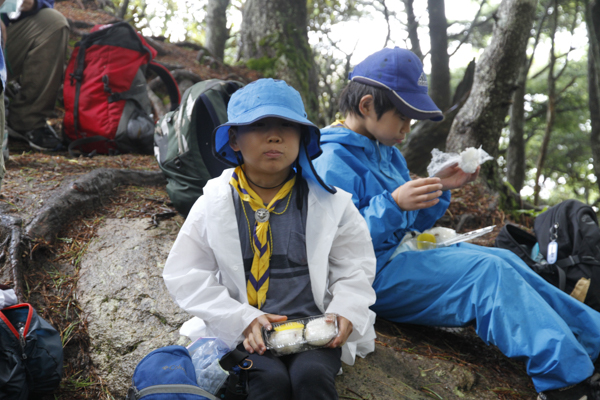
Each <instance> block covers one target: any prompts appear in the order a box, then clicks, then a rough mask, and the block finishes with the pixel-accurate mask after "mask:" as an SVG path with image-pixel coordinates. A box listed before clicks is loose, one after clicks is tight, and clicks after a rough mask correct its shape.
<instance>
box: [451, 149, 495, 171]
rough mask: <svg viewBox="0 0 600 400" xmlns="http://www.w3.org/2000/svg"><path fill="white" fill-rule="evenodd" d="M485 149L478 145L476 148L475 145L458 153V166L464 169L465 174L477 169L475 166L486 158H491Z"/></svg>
mask: <svg viewBox="0 0 600 400" xmlns="http://www.w3.org/2000/svg"><path fill="white" fill-rule="evenodd" d="M492 159H493V158H492V157H490V155H489V154H488V153H486V151H485V150H483V149H482V148H481V146H479V148H478V149H476V148H475V147H468V148H466V149H465V150H464V151H462V152H461V153H460V161H459V162H458V167H459V168H460V169H462V170H463V171H465V172H466V173H467V174H472V173H474V172H475V171H477V167H478V166H479V165H481V164H483V163H484V162H486V161H487V160H492Z"/></svg>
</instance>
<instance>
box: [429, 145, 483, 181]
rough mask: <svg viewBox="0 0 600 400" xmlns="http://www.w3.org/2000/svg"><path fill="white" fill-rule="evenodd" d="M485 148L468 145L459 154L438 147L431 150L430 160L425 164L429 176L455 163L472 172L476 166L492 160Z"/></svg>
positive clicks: (465, 170) (469, 172) (467, 171)
mask: <svg viewBox="0 0 600 400" xmlns="http://www.w3.org/2000/svg"><path fill="white" fill-rule="evenodd" d="M493 159H494V158H493V157H491V156H490V155H489V154H488V153H486V151H485V150H483V149H482V148H481V146H479V148H478V149H476V148H475V147H468V148H466V149H465V150H464V151H462V152H461V153H460V154H456V153H444V152H441V151H440V150H438V149H433V150H431V162H430V163H429V165H428V166H427V173H428V174H429V176H436V175H437V174H438V173H440V172H441V171H443V170H445V169H446V168H449V167H451V166H453V165H457V164H458V167H459V168H460V169H462V170H463V171H464V172H466V173H467V174H472V173H474V172H475V171H476V170H477V167H478V166H480V165H481V164H483V163H484V162H486V161H488V160H493Z"/></svg>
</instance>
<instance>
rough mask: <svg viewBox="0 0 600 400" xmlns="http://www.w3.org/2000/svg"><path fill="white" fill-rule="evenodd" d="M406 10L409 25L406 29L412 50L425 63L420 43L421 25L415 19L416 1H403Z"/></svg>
mask: <svg viewBox="0 0 600 400" xmlns="http://www.w3.org/2000/svg"><path fill="white" fill-rule="evenodd" d="M403 1H404V9H405V10H406V19H407V20H408V24H407V26H406V29H407V30H408V39H409V40H410V50H411V51H412V52H413V53H415V54H416V55H417V57H419V59H420V60H421V61H423V52H422V51H421V43H420V42H419V33H418V28H419V23H418V22H417V18H416V17H415V10H414V7H413V3H414V0H403Z"/></svg>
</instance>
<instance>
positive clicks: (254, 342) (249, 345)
mask: <svg viewBox="0 0 600 400" xmlns="http://www.w3.org/2000/svg"><path fill="white" fill-rule="evenodd" d="M285 320H287V317H286V316H285V315H276V314H264V315H261V316H260V317H257V318H255V319H254V321H252V322H251V323H250V325H248V326H247V327H246V329H244V336H245V337H246V338H245V339H244V348H245V349H246V351H247V352H248V353H250V354H252V353H254V352H257V353H258V354H260V355H261V356H262V355H263V354H264V353H265V351H266V350H267V346H265V342H263V339H262V333H261V328H262V327H263V326H264V327H265V329H267V330H271V329H273V327H272V326H271V322H283V321H285Z"/></svg>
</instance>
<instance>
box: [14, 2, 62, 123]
mask: <svg viewBox="0 0 600 400" xmlns="http://www.w3.org/2000/svg"><path fill="white" fill-rule="evenodd" d="M6 36H7V42H6V62H7V67H8V78H9V80H12V79H14V78H16V77H20V83H21V90H20V91H19V93H18V95H17V97H16V98H15V99H13V100H12V101H11V103H10V113H9V117H8V121H7V123H8V126H9V127H10V128H11V129H13V130H15V131H17V132H20V133H24V132H27V131H30V130H33V129H38V128H42V127H44V126H45V125H46V119H47V118H50V117H51V116H52V113H53V112H54V107H55V103H56V98H57V95H58V90H59V88H60V84H61V82H62V79H63V75H64V64H65V54H66V49H67V41H68V38H69V28H68V23H67V20H66V18H65V17H64V16H63V15H62V14H61V13H59V12H58V11H56V10H54V9H50V8H44V9H42V10H40V11H39V12H38V13H37V14H35V15H33V16H31V17H28V18H25V19H23V20H21V21H19V22H17V23H14V24H11V25H9V26H8V28H7V34H6Z"/></svg>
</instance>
